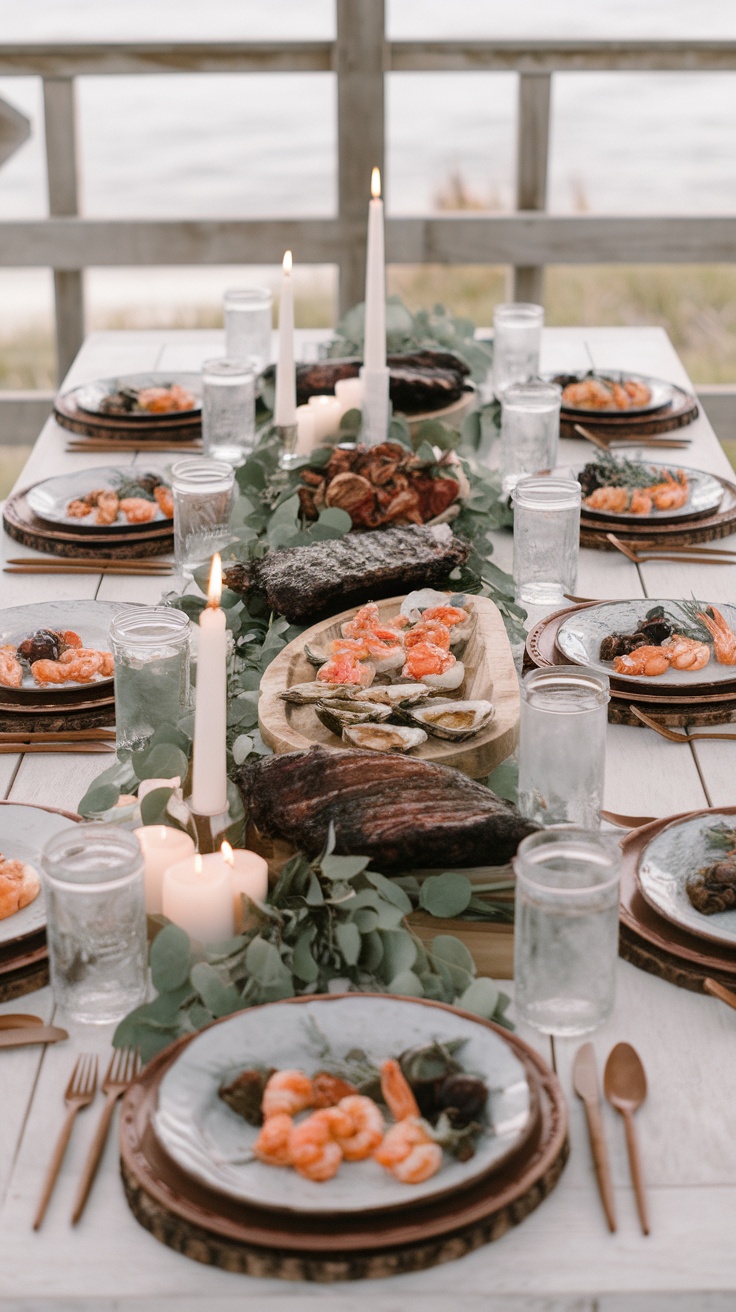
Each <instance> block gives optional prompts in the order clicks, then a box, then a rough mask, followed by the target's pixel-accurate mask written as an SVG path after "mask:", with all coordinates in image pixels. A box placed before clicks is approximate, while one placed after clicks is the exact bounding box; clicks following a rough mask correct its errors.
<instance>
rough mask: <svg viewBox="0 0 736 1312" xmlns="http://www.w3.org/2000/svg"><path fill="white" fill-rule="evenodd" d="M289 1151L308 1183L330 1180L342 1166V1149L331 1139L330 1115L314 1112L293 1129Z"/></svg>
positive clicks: (323, 1112)
mask: <svg viewBox="0 0 736 1312" xmlns="http://www.w3.org/2000/svg"><path fill="white" fill-rule="evenodd" d="M332 1110H334V1109H333V1108H330V1109H329V1111H332ZM289 1150H290V1152H291V1161H292V1165H293V1166H294V1167H295V1168H296V1170H297V1171H298V1172H299V1174H300V1175H303V1176H306V1178H307V1180H317V1181H323V1180H331V1179H332V1177H333V1175H337V1172H338V1171H339V1170H340V1166H341V1164H342V1158H343V1152H342V1148H341V1147H340V1145H339V1143H338V1142H337V1140H336V1139H335V1138H334V1137H333V1135H332V1126H331V1124H330V1119H329V1117H328V1112H327V1111H322V1112H315V1113H314V1114H313V1115H312V1116H308V1117H307V1119H306V1121H302V1122H301V1125H295V1126H294V1129H293V1130H292V1132H291V1136H290V1139H289Z"/></svg>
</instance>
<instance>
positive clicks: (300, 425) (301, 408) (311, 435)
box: [294, 405, 317, 456]
mask: <svg viewBox="0 0 736 1312" xmlns="http://www.w3.org/2000/svg"><path fill="white" fill-rule="evenodd" d="M316 445H317V440H316V430H315V423H314V407H312V408H311V409H310V407H309V406H308V405H298V406H297V408H296V448H295V450H294V454H295V455H297V456H308V455H309V453H310V451H313V450H314V448H315V446H316Z"/></svg>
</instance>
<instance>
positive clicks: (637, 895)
mask: <svg viewBox="0 0 736 1312" xmlns="http://www.w3.org/2000/svg"><path fill="white" fill-rule="evenodd" d="M621 846H622V850H623V868H622V878H621V953H622V956H624V957H626V958H627V959H628V960H630V961H632V962H633V963H634V964H635V965H637V966H640V967H641V968H643V969H644V970H648V971H650V972H652V973H654V974H657V975H660V976H662V977H663V978H665V979H668V980H670V982H672V983H674V984H678V985H679V986H680V987H682V988H688V989H694V990H702V988H703V983H704V980H705V979H707V978H708V977H711V978H713V979H716V980H718V981H720V982H721V983H723V984H725V985H726V986H727V987H730V988H732V989H733V988H734V987H735V986H736V910H735V909H734V908H736V807H720V808H718V807H715V808H712V809H710V810H704V811H696V812H690V813H687V814H684V815H678V816H671V817H668V818H665V819H663V820H655V821H653V822H652V823H651V824H648V825H646V826H644V827H642V828H640V829H637V830H634V831H633V832H632V833H630V834H628V835H627V836H626V838H625V839H624V840H623V841H622V845H621Z"/></svg>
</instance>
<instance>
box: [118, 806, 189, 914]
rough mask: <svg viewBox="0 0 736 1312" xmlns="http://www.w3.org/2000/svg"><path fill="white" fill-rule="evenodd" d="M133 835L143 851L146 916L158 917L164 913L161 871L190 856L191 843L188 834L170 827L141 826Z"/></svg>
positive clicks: (162, 873) (162, 872)
mask: <svg viewBox="0 0 736 1312" xmlns="http://www.w3.org/2000/svg"><path fill="white" fill-rule="evenodd" d="M133 833H134V834H135V836H136V838H137V839H138V842H139V843H140V845H141V851H142V852H143V880H144V884H145V890H146V914H147V915H149V916H160V915H161V913H162V912H163V893H162V889H163V880H164V871H165V870H166V869H168V867H169V866H173V865H175V864H176V862H178V861H183V860H184V859H185V857H191V856H193V855H194V842H193V840H192V839H191V838H190V836H189V834H185V833H184V832H183V830H181V829H174V828H173V827H172V826H171V825H143V827H142V828H141V829H134V830H133Z"/></svg>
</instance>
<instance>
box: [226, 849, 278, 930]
mask: <svg viewBox="0 0 736 1312" xmlns="http://www.w3.org/2000/svg"><path fill="white" fill-rule="evenodd" d="M220 851H221V853H222V859H223V861H224V862H225V864H226V865H228V866H229V867H230V872H231V873H230V879H231V886H232V890H233V914H234V917H235V933H236V934H240V933H242V932H243V930H244V929H246V928H247V914H246V912H245V910H244V907H243V901H242V899H243V897H244V896H245V897H250V898H253V899H255V901H256V902H264V901H265V899H266V894H267V893H268V862H267V861H264V859H263V857H262V856H259V855H258V853H257V852H248V851H247V850H246V849H245V848H242V847H236V848H235V850H234V851H233V849H232V847H231V846H230V844H229V843H223V844H222V847H221V848H220Z"/></svg>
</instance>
